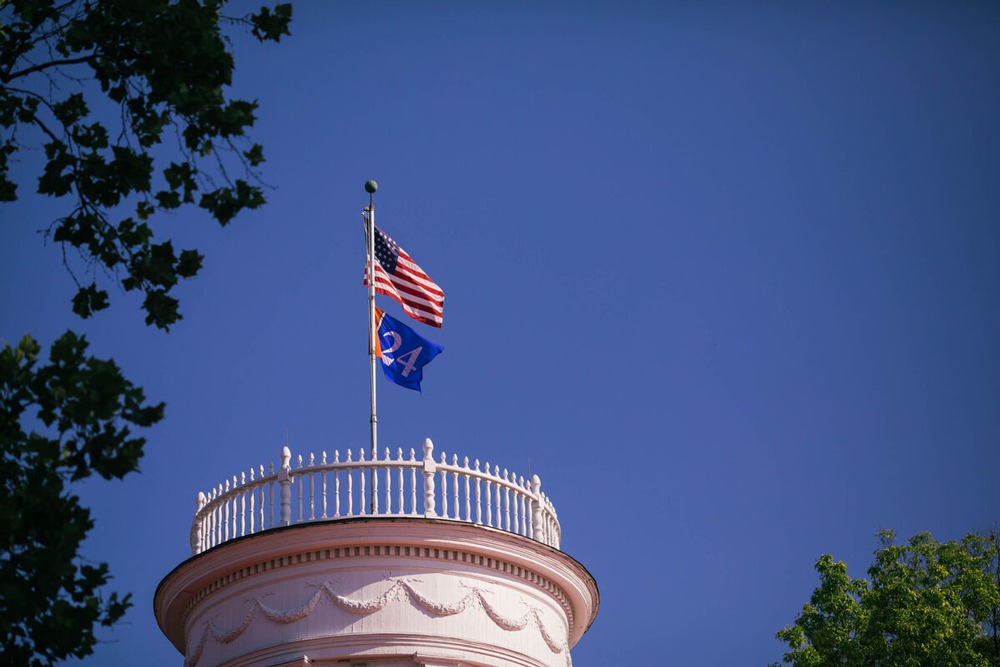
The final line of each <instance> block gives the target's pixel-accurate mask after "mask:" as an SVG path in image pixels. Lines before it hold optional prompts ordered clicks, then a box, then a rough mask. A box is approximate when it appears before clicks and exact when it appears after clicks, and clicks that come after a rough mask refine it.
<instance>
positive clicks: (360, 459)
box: [358, 449, 368, 515]
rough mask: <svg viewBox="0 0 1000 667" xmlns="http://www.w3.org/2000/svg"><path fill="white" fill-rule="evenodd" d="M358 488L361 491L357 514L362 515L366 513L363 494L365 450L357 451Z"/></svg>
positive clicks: (365, 497)
mask: <svg viewBox="0 0 1000 667" xmlns="http://www.w3.org/2000/svg"><path fill="white" fill-rule="evenodd" d="M358 487H359V488H360V489H361V493H360V494H359V497H358V502H360V503H361V509H360V510H358V514H361V515H364V514H367V513H368V509H367V506H368V502H367V500H368V496H367V494H366V493H365V491H366V489H365V450H363V449H358Z"/></svg>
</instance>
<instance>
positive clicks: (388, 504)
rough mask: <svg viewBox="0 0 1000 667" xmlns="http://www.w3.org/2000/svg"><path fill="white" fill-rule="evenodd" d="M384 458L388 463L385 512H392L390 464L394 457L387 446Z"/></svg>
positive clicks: (386, 469) (386, 467)
mask: <svg viewBox="0 0 1000 667" xmlns="http://www.w3.org/2000/svg"><path fill="white" fill-rule="evenodd" d="M382 460H383V461H385V462H386V464H387V465H386V466H385V513H386V514H392V469H391V466H389V465H388V463H390V462H391V460H392V459H390V458H389V448H388V447H386V448H385V456H383V457H382Z"/></svg>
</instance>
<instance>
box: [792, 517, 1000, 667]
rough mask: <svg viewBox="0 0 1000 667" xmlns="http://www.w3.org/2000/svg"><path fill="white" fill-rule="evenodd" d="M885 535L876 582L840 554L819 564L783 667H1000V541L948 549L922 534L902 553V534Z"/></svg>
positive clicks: (969, 539) (978, 540)
mask: <svg viewBox="0 0 1000 667" xmlns="http://www.w3.org/2000/svg"><path fill="white" fill-rule="evenodd" d="M878 536H879V538H880V540H881V543H880V546H879V548H878V549H877V550H876V551H875V560H874V563H873V564H872V566H871V567H870V568H869V569H868V576H869V577H870V579H868V580H865V579H852V578H851V577H850V576H848V574H847V566H846V565H845V564H844V563H843V562H840V561H835V560H834V559H833V557H832V556H829V555H824V556H822V557H820V559H819V560H818V561H817V562H816V571H817V572H818V573H819V578H820V585H819V587H817V588H816V590H815V591H814V592H813V594H812V598H811V599H810V601H809V602H807V603H806V604H805V605H804V606H803V607H802V611H801V612H800V613H799V615H798V617H797V618H796V619H795V624H794V625H791V626H789V627H786V628H784V629H782V630H779V631H778V632H777V635H776V636H777V638H778V639H780V640H781V641H782V642H784V643H786V644H787V645H788V648H789V649H790V650H789V651H788V653H786V654H785V656H784V660H783V661H782V663H781V664H790V665H794V666H795V667H833V666H834V665H838V666H844V667H854V666H855V665H856V666H858V667H862V666H865V667H869V666H874V667H997V666H1000V636H998V631H1000V537H998V535H997V534H996V533H995V532H991V533H990V534H989V535H978V534H975V533H973V534H970V535H967V536H965V537H964V538H963V539H962V540H960V541H954V540H953V541H949V542H944V543H940V542H937V541H936V540H934V538H933V537H932V536H931V535H930V533H921V534H919V535H915V536H914V537H912V538H910V540H909V541H908V542H907V543H906V544H905V545H898V544H896V543H895V536H894V534H893V532H892V531H883V532H881V533H879V534H878ZM772 667H777V663H775V664H774V665H772Z"/></svg>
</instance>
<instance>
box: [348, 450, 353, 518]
mask: <svg viewBox="0 0 1000 667" xmlns="http://www.w3.org/2000/svg"><path fill="white" fill-rule="evenodd" d="M347 462H348V463H350V462H351V450H350V448H348V450H347ZM347 516H354V468H353V467H350V468H348V469H347Z"/></svg>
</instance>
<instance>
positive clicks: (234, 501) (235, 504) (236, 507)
mask: <svg viewBox="0 0 1000 667" xmlns="http://www.w3.org/2000/svg"><path fill="white" fill-rule="evenodd" d="M236 480H237V477H236V475H233V494H232V496H231V497H230V500H229V502H230V503H232V505H233V532H232V536H233V539H235V538H237V537H239V535H237V534H236V525H237V523H238V522H237V516H236V515H237V514H238V513H239V512H238V510H239V509H240V506H239V503H238V500H239V497H240V494H239V493H238V492H237V491H236V489H237V486H239V485H238V484H237V483H236Z"/></svg>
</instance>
